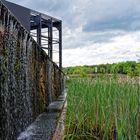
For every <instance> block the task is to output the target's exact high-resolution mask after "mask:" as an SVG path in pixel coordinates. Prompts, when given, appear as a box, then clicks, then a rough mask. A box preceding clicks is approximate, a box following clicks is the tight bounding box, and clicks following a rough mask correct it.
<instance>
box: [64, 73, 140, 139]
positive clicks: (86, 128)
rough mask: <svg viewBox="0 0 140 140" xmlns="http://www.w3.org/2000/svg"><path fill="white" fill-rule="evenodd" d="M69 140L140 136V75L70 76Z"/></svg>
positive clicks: (67, 119) (66, 133)
mask: <svg viewBox="0 0 140 140" xmlns="http://www.w3.org/2000/svg"><path fill="white" fill-rule="evenodd" d="M67 85H68V99H67V100H68V108H67V116H66V130H65V135H64V139H66V140H68V139H69V140H94V139H95V140H139V139H140V84H139V77H133V78H132V77H129V76H118V75H112V76H108V75H107V76H106V75H100V76H98V77H94V78H93V77H92V78H69V79H67Z"/></svg>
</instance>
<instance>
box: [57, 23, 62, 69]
mask: <svg viewBox="0 0 140 140" xmlns="http://www.w3.org/2000/svg"><path fill="white" fill-rule="evenodd" d="M58 30H59V68H60V69H61V70H62V22H60V25H59V29H58Z"/></svg>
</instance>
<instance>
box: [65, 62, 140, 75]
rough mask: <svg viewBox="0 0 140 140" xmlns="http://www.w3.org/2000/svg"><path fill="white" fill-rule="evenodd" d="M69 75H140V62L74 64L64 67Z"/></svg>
mask: <svg viewBox="0 0 140 140" xmlns="http://www.w3.org/2000/svg"><path fill="white" fill-rule="evenodd" d="M64 72H65V73H66V74H67V75H80V76H86V75H89V74H127V75H130V76H138V75H140V62H136V61H126V62H119V63H113V64H100V65H91V66H87V65H85V66H74V67H66V68H64Z"/></svg>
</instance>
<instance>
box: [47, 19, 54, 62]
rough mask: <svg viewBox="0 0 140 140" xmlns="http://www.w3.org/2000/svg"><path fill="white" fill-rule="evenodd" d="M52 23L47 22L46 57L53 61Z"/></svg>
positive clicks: (50, 21) (50, 20)
mask: <svg viewBox="0 0 140 140" xmlns="http://www.w3.org/2000/svg"><path fill="white" fill-rule="evenodd" d="M52 42H53V23H52V19H49V20H48V56H49V57H50V59H51V60H53V43H52Z"/></svg>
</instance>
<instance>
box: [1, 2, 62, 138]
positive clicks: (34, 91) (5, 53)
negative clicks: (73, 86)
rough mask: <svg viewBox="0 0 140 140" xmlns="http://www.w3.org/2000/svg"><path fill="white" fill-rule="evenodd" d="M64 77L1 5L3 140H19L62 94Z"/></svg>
mask: <svg viewBox="0 0 140 140" xmlns="http://www.w3.org/2000/svg"><path fill="white" fill-rule="evenodd" d="M61 81H63V73H62V72H61V70H60V69H59V68H58V66H57V65H56V64H55V63H54V62H52V61H51V60H50V59H49V58H48V56H47V54H46V53H45V52H44V51H43V50H42V49H41V47H40V46H39V45H38V44H37V43H36V42H35V41H34V40H33V38H32V37H31V36H30V34H29V33H28V32H27V31H26V30H25V28H24V27H23V26H22V25H21V24H20V22H19V21H18V20H17V19H16V18H15V17H14V16H13V15H12V14H11V12H10V11H9V10H8V9H7V8H6V7H5V6H4V5H3V4H2V2H1V1H0V140H15V139H17V137H18V135H19V134H20V133H21V132H22V131H24V130H25V128H26V127H27V126H28V125H29V124H31V123H32V122H33V121H34V120H35V118H36V117H37V116H38V115H39V114H40V113H42V112H43V111H44V110H45V109H46V106H48V105H49V104H50V102H51V101H53V100H55V99H57V97H58V96H59V95H60V94H61V91H62V82H61Z"/></svg>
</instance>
